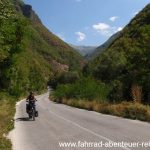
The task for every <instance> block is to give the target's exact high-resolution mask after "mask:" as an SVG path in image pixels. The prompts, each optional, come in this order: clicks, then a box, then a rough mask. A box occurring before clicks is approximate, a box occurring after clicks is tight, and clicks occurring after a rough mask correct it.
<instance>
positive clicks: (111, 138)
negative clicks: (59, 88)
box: [9, 93, 150, 150]
mask: <svg viewBox="0 0 150 150" xmlns="http://www.w3.org/2000/svg"><path fill="white" fill-rule="evenodd" d="M37 99H38V102H37V108H38V110H39V117H38V118H36V121H29V120H28V119H27V114H26V112H25V101H21V102H19V103H18V104H17V105H16V109H17V111H16V115H15V129H14V130H13V131H12V132H11V133H10V135H9V136H10V138H11V140H12V143H13V149H14V150H88V149H89V150H150V142H149V141H150V124H149V123H144V122H140V121H133V120H128V119H122V118H119V117H114V116H109V115H103V114H99V113H96V112H91V111H86V110H81V109H77V108H72V107H69V106H66V105H62V104H56V103H54V102H51V101H49V100H48V93H46V94H43V95H40V96H38V97H37ZM122 141H123V142H129V143H130V144H131V142H132V143H133V142H140V144H141V142H147V143H144V144H149V148H148V147H147V148H144V147H142V145H140V146H139V147H138V148H133V147H132V148H130V147H128V148H125V147H124V148H121V147H119V148H117V147H112V148H108V147H109V143H111V142H120V143H121V142H122ZM60 142H74V144H76V143H77V144H78V145H77V146H78V147H76V148H75V147H72V148H71V147H69V148H67V147H65V148H62V147H60V146H59V143H60ZM75 142H76V143H75ZM89 142H90V143H89ZM148 142H149V143H148ZM88 144H91V145H88ZM93 144H95V148H94V147H93ZM102 144H103V147H102V148H101V146H102ZM104 144H105V145H104ZM116 144H118V143H116ZM135 144H136V143H135ZM97 145H98V146H99V148H96V147H97ZM85 146H86V148H85ZM88 146H89V147H90V146H92V147H91V148H88ZM110 146H111V145H110ZM134 146H135V145H134ZM145 146H146V145H145ZM147 146H148V145H147Z"/></svg>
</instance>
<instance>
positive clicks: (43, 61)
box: [0, 0, 83, 96]
mask: <svg viewBox="0 0 150 150" xmlns="http://www.w3.org/2000/svg"><path fill="white" fill-rule="evenodd" d="M82 65H83V58H82V56H81V55H80V54H79V53H77V52H76V51H75V50H74V49H73V48H72V47H70V46H69V45H68V44H66V43H65V42H63V41H62V40H60V39H59V38H58V37H57V36H55V35H54V34H53V33H52V32H50V31H49V30H48V29H47V28H46V27H45V26H44V25H43V24H42V22H41V20H40V19H39V17H38V16H37V15H36V13H35V12H34V11H33V10H32V6H30V5H26V4H24V3H23V2H22V1H20V0H1V3H0V91H2V90H6V91H8V92H9V93H10V94H12V95H16V96H19V95H20V94H23V93H25V92H27V91H30V90H34V91H40V90H42V89H44V88H45V87H46V84H47V82H48V80H49V79H50V78H52V77H53V76H54V74H56V73H57V72H63V71H71V70H80V69H81V67H82Z"/></svg>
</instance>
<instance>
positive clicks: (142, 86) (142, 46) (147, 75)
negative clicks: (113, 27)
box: [87, 4, 150, 103]
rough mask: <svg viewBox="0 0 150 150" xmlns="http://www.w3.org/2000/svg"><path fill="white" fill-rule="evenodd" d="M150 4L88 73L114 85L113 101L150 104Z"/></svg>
mask: <svg viewBox="0 0 150 150" xmlns="http://www.w3.org/2000/svg"><path fill="white" fill-rule="evenodd" d="M149 41H150V4H149V5H147V6H146V7H145V8H144V9H143V10H142V11H141V12H140V13H139V14H137V15H136V16H135V18H133V19H132V20H131V22H130V23H129V24H128V25H127V26H126V27H125V28H124V29H123V31H121V32H120V35H119V37H118V38H117V39H116V40H114V41H113V42H112V43H111V45H110V46H109V47H108V48H107V49H106V50H104V51H103V52H102V53H101V54H100V55H98V56H97V57H96V58H95V59H94V60H92V61H91V62H90V63H89V67H88V69H89V70H88V69H87V70H88V71H89V72H92V74H93V76H94V77H95V78H97V79H99V80H101V81H103V82H105V83H106V84H111V86H112V93H111V94H110V95H111V96H110V99H115V100H116V99H128V100H130V99H134V100H136V99H138V100H141V99H142V100H145V101H146V102H148V103H150V61H149V60H150V43H149Z"/></svg>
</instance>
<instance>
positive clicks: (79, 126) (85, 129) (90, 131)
mask: <svg viewBox="0 0 150 150" xmlns="http://www.w3.org/2000/svg"><path fill="white" fill-rule="evenodd" d="M49 112H50V113H51V114H53V115H55V116H57V117H58V118H60V119H62V120H64V121H67V122H69V123H71V124H73V125H74V126H76V127H78V128H80V129H82V130H84V131H87V132H89V133H91V134H93V135H95V136H97V137H99V138H102V139H104V140H106V141H108V142H113V143H114V141H112V140H110V139H109V138H107V137H104V136H102V135H100V134H97V133H95V132H93V131H92V130H89V129H87V128H85V127H83V126H81V125H79V124H77V123H75V122H73V121H71V120H68V119H66V118H64V117H62V116H60V115H58V114H56V113H54V112H53V111H50V110H49ZM122 149H125V150H131V149H129V148H126V147H122Z"/></svg>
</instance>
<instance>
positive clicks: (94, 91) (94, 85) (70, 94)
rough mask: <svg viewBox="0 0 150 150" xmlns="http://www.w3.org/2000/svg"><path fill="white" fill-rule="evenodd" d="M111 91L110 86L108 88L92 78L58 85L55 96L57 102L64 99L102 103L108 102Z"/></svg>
mask: <svg viewBox="0 0 150 150" xmlns="http://www.w3.org/2000/svg"><path fill="white" fill-rule="evenodd" d="M109 90H110V89H109V86H106V85H105V84H104V83H101V82H98V81H95V80H94V79H91V78H82V79H80V80H78V81H76V82H75V83H73V84H61V85H58V86H57V90H56V91H55V92H54V93H53V96H54V98H56V99H57V101H60V100H61V99H63V98H67V99H72V98H73V99H83V100H91V101H92V100H97V101H101V102H102V101H107V96H108V93H109Z"/></svg>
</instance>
